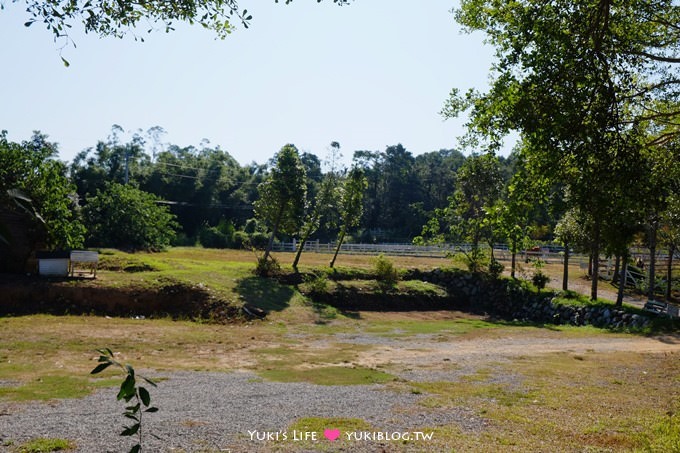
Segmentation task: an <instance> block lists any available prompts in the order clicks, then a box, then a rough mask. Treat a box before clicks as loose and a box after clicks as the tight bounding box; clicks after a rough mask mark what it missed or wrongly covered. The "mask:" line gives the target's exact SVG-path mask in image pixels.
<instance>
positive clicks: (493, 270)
mask: <svg viewBox="0 0 680 453" xmlns="http://www.w3.org/2000/svg"><path fill="white" fill-rule="evenodd" d="M504 269H505V266H503V265H502V264H501V263H500V262H499V261H498V260H496V259H492V260H491V261H490V262H489V275H491V276H492V277H493V278H498V277H500V276H501V274H502V273H503V270H504Z"/></svg>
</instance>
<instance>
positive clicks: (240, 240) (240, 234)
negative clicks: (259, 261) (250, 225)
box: [232, 231, 250, 249]
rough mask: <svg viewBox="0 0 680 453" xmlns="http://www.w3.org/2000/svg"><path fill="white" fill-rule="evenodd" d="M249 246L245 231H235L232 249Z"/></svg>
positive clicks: (248, 238) (248, 237)
mask: <svg viewBox="0 0 680 453" xmlns="http://www.w3.org/2000/svg"><path fill="white" fill-rule="evenodd" d="M249 246H250V236H249V235H248V233H246V232H245V231H237V232H235V233H234V240H233V241H232V247H233V248H235V249H243V248H248V247H249Z"/></svg>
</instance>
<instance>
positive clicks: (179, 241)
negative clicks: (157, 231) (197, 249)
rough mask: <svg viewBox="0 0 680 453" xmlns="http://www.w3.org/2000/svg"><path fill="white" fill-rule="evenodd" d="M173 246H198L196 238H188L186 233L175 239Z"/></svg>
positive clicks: (178, 235) (178, 234)
mask: <svg viewBox="0 0 680 453" xmlns="http://www.w3.org/2000/svg"><path fill="white" fill-rule="evenodd" d="M171 245H172V246H174V247H193V246H195V245H196V238H195V237H193V236H187V234H186V233H184V232H181V233H177V235H176V236H175V237H174V238H173V240H172V242H171Z"/></svg>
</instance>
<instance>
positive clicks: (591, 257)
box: [588, 248, 593, 278]
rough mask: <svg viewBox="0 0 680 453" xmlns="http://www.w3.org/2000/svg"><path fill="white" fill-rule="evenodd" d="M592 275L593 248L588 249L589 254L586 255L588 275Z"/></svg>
mask: <svg viewBox="0 0 680 453" xmlns="http://www.w3.org/2000/svg"><path fill="white" fill-rule="evenodd" d="M592 276H593V250H592V248H591V249H590V256H589V257H588V277H591V278H592Z"/></svg>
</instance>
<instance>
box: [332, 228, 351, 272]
mask: <svg viewBox="0 0 680 453" xmlns="http://www.w3.org/2000/svg"><path fill="white" fill-rule="evenodd" d="M346 231H347V230H346V228H345V226H344V225H343V226H342V230H340V235H339V236H338V245H337V246H336V247H335V253H334V254H333V259H332V260H331V264H330V267H331V268H332V267H333V266H334V265H335V259H336V258H337V257H338V252H340V247H341V246H342V241H344V240H345V232H346Z"/></svg>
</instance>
